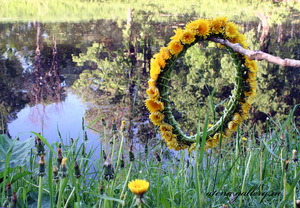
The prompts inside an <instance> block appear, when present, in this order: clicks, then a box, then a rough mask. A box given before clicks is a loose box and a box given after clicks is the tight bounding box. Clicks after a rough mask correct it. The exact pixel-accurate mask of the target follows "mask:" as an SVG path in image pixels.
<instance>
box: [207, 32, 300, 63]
mask: <svg viewBox="0 0 300 208" xmlns="http://www.w3.org/2000/svg"><path fill="white" fill-rule="evenodd" d="M207 40H211V41H214V42H217V43H220V44H222V45H225V46H228V47H230V48H232V49H233V51H234V52H237V53H241V54H243V55H246V56H248V57H249V58H250V59H251V60H257V61H261V60H266V61H268V62H270V63H274V64H278V65H281V66H291V67H296V68H298V67H300V61H299V60H295V59H287V58H286V59H282V58H280V57H277V56H272V55H270V54H268V53H265V52H262V51H258V50H257V51H251V50H247V49H244V48H243V47H242V45H241V44H239V43H235V44H234V43H230V42H229V41H228V40H224V39H221V38H214V37H210V38H207Z"/></svg>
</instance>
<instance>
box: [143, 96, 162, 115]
mask: <svg viewBox="0 0 300 208" xmlns="http://www.w3.org/2000/svg"><path fill="white" fill-rule="evenodd" d="M146 107H147V108H148V110H149V111H150V113H153V112H154V111H162V110H164V104H163V103H162V102H160V101H159V100H156V99H153V98H150V99H147V100H146Z"/></svg>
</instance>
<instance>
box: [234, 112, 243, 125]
mask: <svg viewBox="0 0 300 208" xmlns="http://www.w3.org/2000/svg"><path fill="white" fill-rule="evenodd" d="M232 121H233V122H234V123H237V124H241V123H242V121H243V118H242V116H241V115H240V114H239V113H235V114H234V115H233V119H232Z"/></svg>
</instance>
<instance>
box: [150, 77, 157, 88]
mask: <svg viewBox="0 0 300 208" xmlns="http://www.w3.org/2000/svg"><path fill="white" fill-rule="evenodd" d="M148 85H149V87H154V86H156V79H152V78H151V79H150V80H149V81H148Z"/></svg>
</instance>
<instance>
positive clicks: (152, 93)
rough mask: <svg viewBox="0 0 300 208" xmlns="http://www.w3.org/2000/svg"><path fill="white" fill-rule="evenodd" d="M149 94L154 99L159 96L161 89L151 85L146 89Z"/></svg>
mask: <svg viewBox="0 0 300 208" xmlns="http://www.w3.org/2000/svg"><path fill="white" fill-rule="evenodd" d="M146 93H147V95H148V96H149V97H150V98H152V99H157V98H158V96H159V90H158V88H157V87H156V86H153V87H150V88H148V89H147V90H146Z"/></svg>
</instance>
